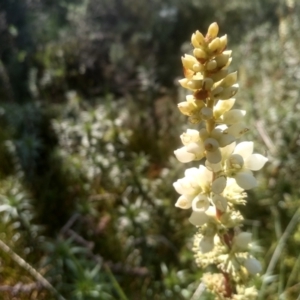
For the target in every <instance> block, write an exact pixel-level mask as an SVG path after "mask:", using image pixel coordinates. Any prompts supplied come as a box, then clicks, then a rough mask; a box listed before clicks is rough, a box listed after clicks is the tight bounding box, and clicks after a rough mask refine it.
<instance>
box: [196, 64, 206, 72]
mask: <svg viewBox="0 0 300 300" xmlns="http://www.w3.org/2000/svg"><path fill="white" fill-rule="evenodd" d="M203 70H204V66H203V65H202V64H200V63H198V62H197V63H195V64H194V65H193V71H195V72H202V71H203Z"/></svg>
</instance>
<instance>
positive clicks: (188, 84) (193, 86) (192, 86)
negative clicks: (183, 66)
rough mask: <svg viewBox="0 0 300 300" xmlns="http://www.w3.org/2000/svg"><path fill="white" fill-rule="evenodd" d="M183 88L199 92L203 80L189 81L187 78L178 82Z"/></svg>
mask: <svg viewBox="0 0 300 300" xmlns="http://www.w3.org/2000/svg"><path fill="white" fill-rule="evenodd" d="M178 82H179V83H180V84H181V86H182V87H184V88H186V89H189V90H192V91H193V90H197V89H201V88H202V83H203V81H202V80H189V79H187V78H183V79H180V80H178Z"/></svg>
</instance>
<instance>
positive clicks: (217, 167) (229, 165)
mask: <svg viewBox="0 0 300 300" xmlns="http://www.w3.org/2000/svg"><path fill="white" fill-rule="evenodd" d="M252 152H253V142H241V143H239V144H237V145H236V144H235V143H232V144H230V145H228V146H226V147H224V148H221V155H222V161H221V162H220V163H218V164H211V163H210V162H206V166H207V168H208V169H209V170H212V171H214V172H219V171H221V170H222V169H223V168H225V174H226V176H228V177H233V178H234V179H235V180H236V183H237V184H238V185H239V186H240V187H241V188H242V189H244V190H249V189H252V188H254V187H255V186H256V185H257V182H256V179H255V178H254V176H253V173H252V171H258V170H260V169H261V168H262V167H263V166H264V165H265V163H266V162H267V161H268V159H267V158H266V157H265V156H263V155H261V154H256V153H254V154H252Z"/></svg>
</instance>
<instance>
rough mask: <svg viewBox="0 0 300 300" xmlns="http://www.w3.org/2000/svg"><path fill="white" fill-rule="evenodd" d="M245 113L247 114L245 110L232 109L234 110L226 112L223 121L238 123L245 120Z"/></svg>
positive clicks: (229, 123)
mask: <svg viewBox="0 0 300 300" xmlns="http://www.w3.org/2000/svg"><path fill="white" fill-rule="evenodd" d="M245 115H246V111H245V110H241V109H232V110H230V111H227V112H226V113H224V115H223V122H224V123H225V124H228V125H231V124H234V123H238V122H241V121H242V120H243V118H244V116H245Z"/></svg>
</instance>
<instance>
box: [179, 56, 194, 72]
mask: <svg viewBox="0 0 300 300" xmlns="http://www.w3.org/2000/svg"><path fill="white" fill-rule="evenodd" d="M181 61H182V65H183V66H184V67H185V68H186V69H189V70H193V65H194V64H195V63H198V61H197V59H196V58H195V57H194V56H192V55H188V54H185V55H184V56H182V57H181Z"/></svg>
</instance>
